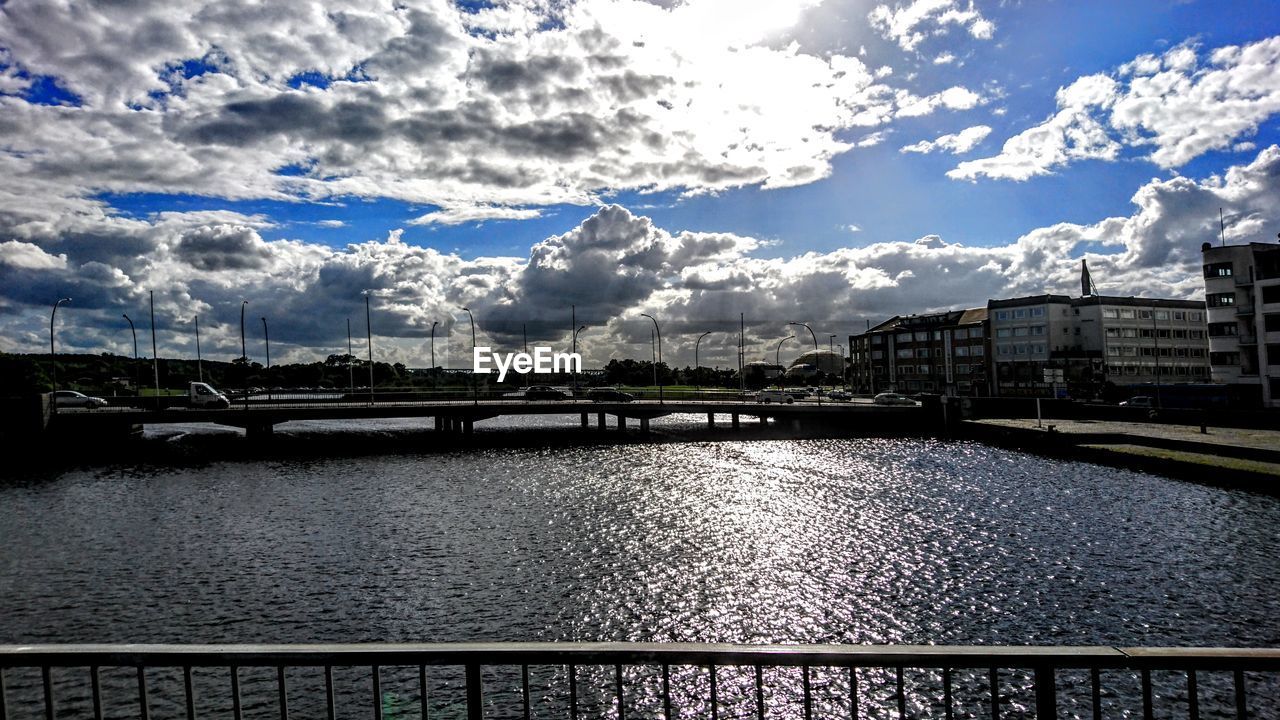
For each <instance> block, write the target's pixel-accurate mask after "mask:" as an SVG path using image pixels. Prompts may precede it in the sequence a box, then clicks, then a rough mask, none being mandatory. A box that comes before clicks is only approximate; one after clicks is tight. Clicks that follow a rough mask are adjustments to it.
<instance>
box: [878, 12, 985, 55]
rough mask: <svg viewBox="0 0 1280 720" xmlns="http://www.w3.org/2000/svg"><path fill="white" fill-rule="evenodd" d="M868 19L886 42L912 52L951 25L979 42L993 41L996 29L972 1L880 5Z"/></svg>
mask: <svg viewBox="0 0 1280 720" xmlns="http://www.w3.org/2000/svg"><path fill="white" fill-rule="evenodd" d="M867 19H868V20H870V21H871V27H872V28H874V29H875V30H876V31H877V32H879V33H880V35H881V36H883V37H884V38H885V39H886V40H891V41H893V42H895V43H897V44H898V45H899V47H901V48H902V49H903V50H909V51H910V50H915V49H916V47H917V46H919V45H920V43H922V42H924V40H925V39H926V38H927V37H929V36H934V35H942V34H945V33H946V32H947V30H948V29H949V28H948V26H950V25H955V26H958V27H961V28H963V29H965V30H967V31H968V33H969V35H970V36H972V37H973V38H976V39H978V40H990V39H991V38H992V36H993V35H994V34H995V29H996V26H995V24H994V23H992V22H991V21H990V20H988V19H986V18H985V17H983V16H982V13H980V12H979V11H978V10H977V9H976V8H975V7H974V5H973V2H972V1H970V2H969V4H968V5H963V4H962V3H960V2H958V0H911V1H910V2H907V3H906V4H899V5H894V6H893V7H889V6H888V5H877V6H876V7H875V8H874V9H872V11H871V13H870V14H869V15H867Z"/></svg>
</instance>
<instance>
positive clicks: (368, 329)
mask: <svg viewBox="0 0 1280 720" xmlns="http://www.w3.org/2000/svg"><path fill="white" fill-rule="evenodd" d="M372 318H373V316H372V315H371V314H370V313H369V291H368V290H365V291H364V333H365V342H366V343H368V345H369V404H370V405H372V404H373V319H372Z"/></svg>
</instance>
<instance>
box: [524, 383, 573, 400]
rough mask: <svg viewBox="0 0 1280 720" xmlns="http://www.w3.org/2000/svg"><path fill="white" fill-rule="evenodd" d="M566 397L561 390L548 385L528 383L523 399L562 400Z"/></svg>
mask: <svg viewBox="0 0 1280 720" xmlns="http://www.w3.org/2000/svg"><path fill="white" fill-rule="evenodd" d="M567 397H569V396H568V395H566V394H565V392H564V391H563V390H557V389H556V388H553V387H551V386H549V385H530V386H529V387H527V388H525V391H524V399H525V400H564V399H565V398H567Z"/></svg>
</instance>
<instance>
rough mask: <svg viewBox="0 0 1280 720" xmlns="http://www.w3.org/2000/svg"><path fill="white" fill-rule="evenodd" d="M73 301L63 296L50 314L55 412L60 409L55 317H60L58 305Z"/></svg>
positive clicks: (50, 363) (50, 346) (50, 352)
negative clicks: (54, 337)
mask: <svg viewBox="0 0 1280 720" xmlns="http://www.w3.org/2000/svg"><path fill="white" fill-rule="evenodd" d="M69 302H71V298H62V299H61V300H59V301H58V302H56V303H54V304H53V313H52V314H50V315H49V367H50V374H51V376H52V378H53V394H54V397H53V408H52V411H53V412H57V411H58V397H57V395H58V358H57V353H56V352H54V349H53V319H54V318H56V317H58V306H59V305H61V304H62V303H69Z"/></svg>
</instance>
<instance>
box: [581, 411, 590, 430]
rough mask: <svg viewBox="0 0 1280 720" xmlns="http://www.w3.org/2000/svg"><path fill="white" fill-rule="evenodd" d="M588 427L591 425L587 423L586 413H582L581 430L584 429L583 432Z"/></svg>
mask: <svg viewBox="0 0 1280 720" xmlns="http://www.w3.org/2000/svg"><path fill="white" fill-rule="evenodd" d="M590 425H591V423H590V422H588V421H587V414H586V413H582V429H584V430H585V429H587V427H589V426H590Z"/></svg>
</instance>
